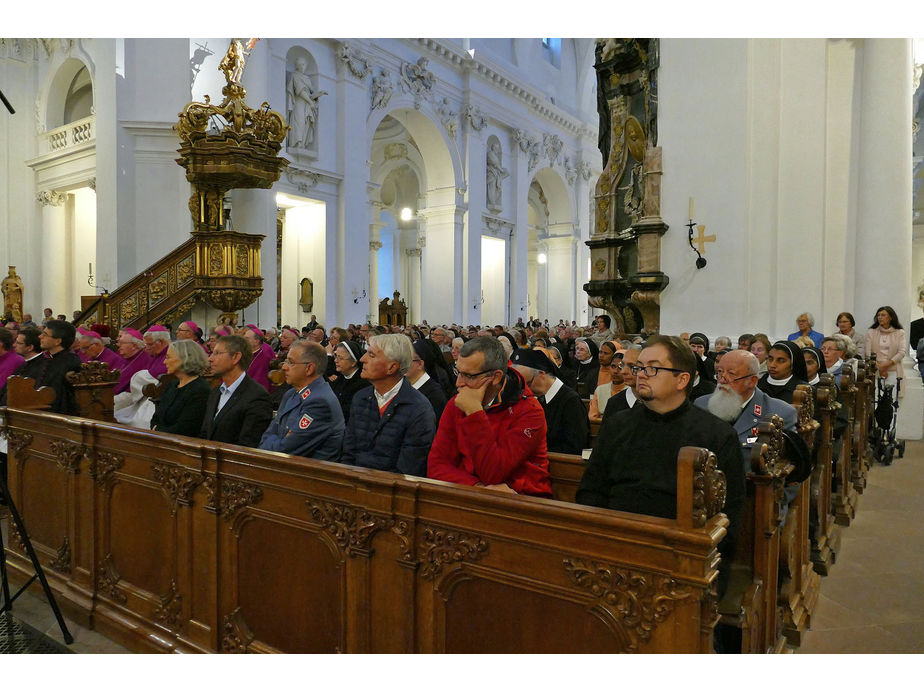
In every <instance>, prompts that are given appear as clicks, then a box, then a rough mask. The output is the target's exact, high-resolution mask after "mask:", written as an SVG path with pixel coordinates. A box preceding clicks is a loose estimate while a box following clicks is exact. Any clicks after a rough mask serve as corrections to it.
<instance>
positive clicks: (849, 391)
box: [831, 366, 858, 527]
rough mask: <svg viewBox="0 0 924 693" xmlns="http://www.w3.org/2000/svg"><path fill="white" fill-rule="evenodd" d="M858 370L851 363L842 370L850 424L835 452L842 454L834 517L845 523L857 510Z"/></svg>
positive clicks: (836, 471)
mask: <svg viewBox="0 0 924 693" xmlns="http://www.w3.org/2000/svg"><path fill="white" fill-rule="evenodd" d="M854 378H855V374H854V370H853V368H852V367H851V366H844V370H843V371H842V372H841V386H840V391H839V395H840V404H841V405H842V406H843V407H844V408H845V410H846V413H847V427H846V428H845V429H844V431H843V432H842V433H841V437H840V440H839V441H836V443H835V446H834V447H835V452H836V453H837V455H838V458H837V461H836V462H835V463H834V478H833V481H832V487H831V494H832V506H833V508H832V510H833V512H834V521H835V522H836V523H837V524H839V525H841V526H844V527H848V526H850V522H851V521H852V520H853V518H854V516H855V515H856V513H857V501H858V494H857V490H856V488H854V486H853V483H852V481H851V479H852V478H853V466H854V464H855V463H854V457H855V456H856V446H855V445H854V437H855V435H856V426H857V423H856V410H857V409H856V401H857V386H856V381H855V379H854Z"/></svg>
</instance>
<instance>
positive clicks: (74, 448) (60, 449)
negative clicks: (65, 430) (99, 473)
mask: <svg viewBox="0 0 924 693" xmlns="http://www.w3.org/2000/svg"><path fill="white" fill-rule="evenodd" d="M51 451H52V453H53V454H54V456H55V459H56V460H57V462H58V466H59V467H61V469H64V470H66V471H68V472H70V473H71V474H77V473H78V472H79V471H80V461H81V460H82V459H83V457H84V455H86V454H87V452H88V448H87V446H86V445H81V444H80V443H74V442H72V441H70V440H55V441H52V443H51Z"/></svg>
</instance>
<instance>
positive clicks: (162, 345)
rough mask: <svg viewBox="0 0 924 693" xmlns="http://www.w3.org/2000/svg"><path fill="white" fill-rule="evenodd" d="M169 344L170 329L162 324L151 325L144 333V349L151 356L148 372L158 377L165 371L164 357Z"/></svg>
mask: <svg viewBox="0 0 924 693" xmlns="http://www.w3.org/2000/svg"><path fill="white" fill-rule="evenodd" d="M169 346H170V330H168V329H167V328H166V327H164V326H163V325H151V326H150V327H149V328H148V331H147V332H145V333H144V351H145V353H147V355H148V356H149V357H150V358H151V362H150V363H149V364H148V372H149V373H150V374H151V375H152V376H153V377H155V378H159V377H160V376H162V375H163V374H164V373H166V372H167V366H166V365H164V359H165V358H166V357H167V347H169Z"/></svg>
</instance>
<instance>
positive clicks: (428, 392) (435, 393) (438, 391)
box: [417, 378, 448, 422]
mask: <svg viewBox="0 0 924 693" xmlns="http://www.w3.org/2000/svg"><path fill="white" fill-rule="evenodd" d="M417 391H418V392H419V393H420V394H422V395H423V396H424V397H426V398H427V399H428V400H430V404H431V405H433V412H434V413H435V414H436V420H437V422H439V420H440V417H441V416H442V415H443V409H445V408H446V402H447V401H448V400H447V399H446V393H445V392H444V391H443V388H442V387H440V384H439V383H438V382H436V381H435V380H434V379H433V378H430V379H429V380H427V382H425V383H424V384H423V385H421V386H420V388H419V389H418V390H417Z"/></svg>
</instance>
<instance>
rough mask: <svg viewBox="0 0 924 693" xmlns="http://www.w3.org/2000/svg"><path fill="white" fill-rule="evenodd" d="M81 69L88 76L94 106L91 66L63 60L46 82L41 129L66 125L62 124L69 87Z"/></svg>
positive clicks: (75, 60) (52, 128) (73, 60)
mask: <svg viewBox="0 0 924 693" xmlns="http://www.w3.org/2000/svg"><path fill="white" fill-rule="evenodd" d="M83 69H86V71H87V74H88V75H89V78H90V89H91V93H92V95H93V98H94V104H95V95H96V89H95V88H94V83H93V77H94V75H93V69H92V66H91V65H89V64H88V63H87V62H84V61H83V60H80V59H79V58H73V57H70V58H65V59H64V60H63V62H62V63H61V65H59V66H58V68H57V69H56V70H54V71H53V72H52V73H51V78H50V80H49V82H48V87H47V90H46V92H45V99H44V101H45V107H44V109H41V110H42V111H43V112H44V127H43V128H42V129H44V130H54V129H55V128H59V127H61V126H62V125H66V123H65V122H64V120H65V118H64V114H65V105H66V103H67V97H68V93H69V92H70V88H71V85H72V84H73V83H74V78H75V77H77V75H78V74H79V73H80V71H81V70H83Z"/></svg>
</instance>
